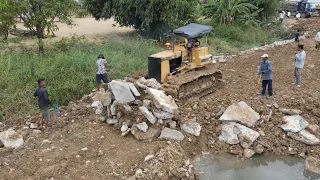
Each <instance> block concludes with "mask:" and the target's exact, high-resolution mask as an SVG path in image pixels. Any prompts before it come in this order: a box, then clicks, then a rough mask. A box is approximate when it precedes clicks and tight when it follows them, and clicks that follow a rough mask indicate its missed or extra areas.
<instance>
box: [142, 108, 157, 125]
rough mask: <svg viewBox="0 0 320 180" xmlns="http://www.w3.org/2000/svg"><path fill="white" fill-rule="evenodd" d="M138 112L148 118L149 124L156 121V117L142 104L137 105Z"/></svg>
mask: <svg viewBox="0 0 320 180" xmlns="http://www.w3.org/2000/svg"><path fill="white" fill-rule="evenodd" d="M139 110H140V112H141V113H142V114H143V115H144V116H145V117H146V118H147V119H148V121H149V122H150V123H151V124H154V123H155V122H156V121H157V118H156V117H154V115H153V114H152V113H151V112H150V111H149V110H148V109H147V108H146V107H144V106H141V107H139Z"/></svg>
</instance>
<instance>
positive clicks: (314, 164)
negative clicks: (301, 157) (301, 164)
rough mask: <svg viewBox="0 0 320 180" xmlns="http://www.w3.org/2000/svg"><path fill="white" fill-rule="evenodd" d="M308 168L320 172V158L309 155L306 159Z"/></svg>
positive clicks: (310, 170)
mask: <svg viewBox="0 0 320 180" xmlns="http://www.w3.org/2000/svg"><path fill="white" fill-rule="evenodd" d="M305 164H306V170H307V171H309V172H312V173H316V174H318V175H319V174H320V160H319V159H316V158H314V157H311V156H309V157H307V159H306V162H305Z"/></svg>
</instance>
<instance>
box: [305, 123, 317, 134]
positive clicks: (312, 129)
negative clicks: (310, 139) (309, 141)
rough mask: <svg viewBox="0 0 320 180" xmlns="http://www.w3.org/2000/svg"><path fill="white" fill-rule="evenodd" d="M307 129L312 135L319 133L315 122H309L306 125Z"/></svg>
mask: <svg viewBox="0 0 320 180" xmlns="http://www.w3.org/2000/svg"><path fill="white" fill-rule="evenodd" d="M307 130H308V131H310V132H311V133H312V134H314V135H317V134H319V126H318V125H317V124H309V126H308V127H307Z"/></svg>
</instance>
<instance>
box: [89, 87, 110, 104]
mask: <svg viewBox="0 0 320 180" xmlns="http://www.w3.org/2000/svg"><path fill="white" fill-rule="evenodd" d="M92 99H93V100H94V101H101V103H102V105H103V106H109V105H110V104H111V100H112V93H111V92H110V91H105V90H104V89H100V91H98V92H96V93H95V95H94V96H93V98H92Z"/></svg>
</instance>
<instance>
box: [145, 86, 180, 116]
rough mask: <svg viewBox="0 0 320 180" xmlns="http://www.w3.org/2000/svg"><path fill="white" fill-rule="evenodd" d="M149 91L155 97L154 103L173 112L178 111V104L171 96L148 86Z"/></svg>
mask: <svg viewBox="0 0 320 180" xmlns="http://www.w3.org/2000/svg"><path fill="white" fill-rule="evenodd" d="M147 93H148V94H149V95H150V96H151V97H152V98H153V99H154V105H155V106H156V107H157V108H159V109H162V110H163V111H166V112H168V113H171V114H176V113H178V106H177V104H176V103H175V101H174V99H173V98H172V97H171V96H167V95H166V94H165V93H164V92H163V91H159V90H157V89H153V88H147Z"/></svg>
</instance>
